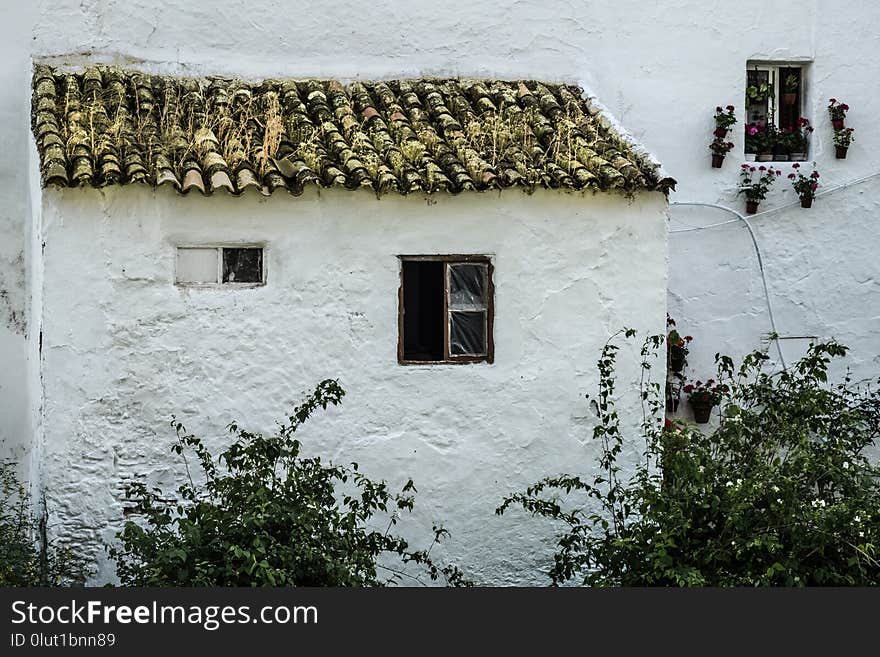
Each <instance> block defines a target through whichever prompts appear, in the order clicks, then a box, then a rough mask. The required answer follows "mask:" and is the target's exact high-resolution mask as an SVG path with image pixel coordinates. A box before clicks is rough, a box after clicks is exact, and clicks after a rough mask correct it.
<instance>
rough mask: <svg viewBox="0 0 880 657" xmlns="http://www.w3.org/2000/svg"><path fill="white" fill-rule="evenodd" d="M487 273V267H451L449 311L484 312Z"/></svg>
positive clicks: (472, 265) (470, 265)
mask: <svg viewBox="0 0 880 657" xmlns="http://www.w3.org/2000/svg"><path fill="white" fill-rule="evenodd" d="M487 273H488V268H487V267H486V265H479V264H476V265H474V264H466V265H449V309H450V310H483V309H484V308H485V307H486V287H487V286H486V278H487Z"/></svg>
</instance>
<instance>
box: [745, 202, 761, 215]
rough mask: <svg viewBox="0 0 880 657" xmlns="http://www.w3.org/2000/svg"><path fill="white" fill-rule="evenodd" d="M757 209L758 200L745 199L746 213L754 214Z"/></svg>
mask: <svg viewBox="0 0 880 657" xmlns="http://www.w3.org/2000/svg"><path fill="white" fill-rule="evenodd" d="M757 211H758V201H746V214H755V213H756V212H757Z"/></svg>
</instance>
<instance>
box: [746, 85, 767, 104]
mask: <svg viewBox="0 0 880 657" xmlns="http://www.w3.org/2000/svg"><path fill="white" fill-rule="evenodd" d="M772 95H773V84H772V83H771V82H762V83H761V84H757V85H755V84H752V85H749V86H748V87H746V102H748V101H752V102H753V103H763V102H764V101H765V100H767V99H768V98H770V96H772Z"/></svg>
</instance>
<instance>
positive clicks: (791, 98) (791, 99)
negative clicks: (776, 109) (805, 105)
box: [782, 93, 797, 105]
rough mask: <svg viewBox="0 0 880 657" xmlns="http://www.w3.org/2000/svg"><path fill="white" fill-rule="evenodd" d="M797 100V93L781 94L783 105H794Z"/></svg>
mask: <svg viewBox="0 0 880 657" xmlns="http://www.w3.org/2000/svg"><path fill="white" fill-rule="evenodd" d="M796 100H797V94H796V93H793V94H782V104H783V105H794V103H795V101H796Z"/></svg>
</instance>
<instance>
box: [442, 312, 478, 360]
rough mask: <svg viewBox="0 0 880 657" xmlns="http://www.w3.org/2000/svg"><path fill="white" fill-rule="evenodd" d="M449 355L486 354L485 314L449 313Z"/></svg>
mask: <svg viewBox="0 0 880 657" xmlns="http://www.w3.org/2000/svg"><path fill="white" fill-rule="evenodd" d="M449 353H451V354H452V355H453V356H484V355H485V354H486V313H484V312H452V313H449Z"/></svg>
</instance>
